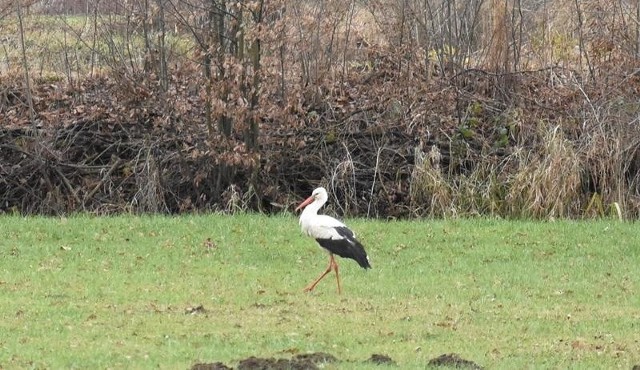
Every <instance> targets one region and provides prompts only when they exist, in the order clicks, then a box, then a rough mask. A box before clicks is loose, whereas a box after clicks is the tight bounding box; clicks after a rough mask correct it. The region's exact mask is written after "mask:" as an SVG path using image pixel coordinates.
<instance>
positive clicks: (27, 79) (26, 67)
mask: <svg viewBox="0 0 640 370" xmlns="http://www.w3.org/2000/svg"><path fill="white" fill-rule="evenodd" d="M16 14H17V16H18V27H19V28H20V48H21V53H22V70H23V75H24V84H25V87H26V91H25V96H26V97H27V107H28V108H29V119H30V120H31V124H32V125H33V128H34V132H35V128H36V114H35V111H34V109H33V97H32V96H31V78H30V77H29V62H28V61H27V48H26V47H25V43H24V25H23V23H22V7H21V5H20V1H16Z"/></svg>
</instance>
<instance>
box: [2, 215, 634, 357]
mask: <svg viewBox="0 0 640 370" xmlns="http://www.w3.org/2000/svg"><path fill="white" fill-rule="evenodd" d="M349 223H350V224H351V226H352V227H353V228H354V229H356V230H357V231H358V234H359V235H360V237H361V239H362V241H363V242H364V244H365V246H366V247H367V249H368V252H369V255H370V258H371V262H372V265H373V269H372V270H369V271H365V270H362V269H360V268H359V267H358V266H357V265H356V264H355V263H354V262H353V261H348V260H343V259H339V261H338V262H339V263H340V267H341V270H340V271H341V277H342V279H343V291H344V292H343V294H342V295H338V294H337V292H336V286H335V279H334V277H333V276H328V277H327V278H326V279H325V281H323V282H321V283H320V284H319V285H318V287H317V288H316V290H315V291H314V292H313V293H311V294H304V293H302V288H303V287H304V286H305V285H306V284H307V283H308V282H310V281H311V280H312V279H314V278H315V277H316V276H317V275H318V274H319V273H320V272H322V271H323V269H324V268H325V267H326V263H327V257H326V255H325V254H324V253H322V251H320V250H319V249H318V248H317V247H316V246H315V241H313V240H312V239H310V238H306V237H304V236H302V235H301V234H300V232H299V230H298V228H297V227H298V225H297V220H296V219H294V218H292V217H287V216H282V217H270V218H269V217H264V216H257V215H237V216H233V217H231V216H222V215H207V216H184V217H134V216H123V217H110V218H92V217H86V216H77V217H71V218H63V219H59V218H20V217H13V216H12V217H9V216H4V217H1V218H0V233H1V236H2V237H1V238H0V253H1V254H2V257H1V258H2V264H1V265H0V266H1V267H0V292H1V294H0V309H1V310H2V317H3V320H2V321H0V348H1V351H0V367H2V368H16V367H18V368H106V367H109V368H150V367H160V368H187V367H189V366H190V365H192V364H194V363H196V362H214V361H222V362H225V363H227V364H229V365H235V364H237V361H238V360H240V359H242V358H245V357H248V356H252V355H254V356H262V357H284V358H286V357H289V356H291V355H292V354H297V353H307V352H316V351H323V352H328V353H331V354H333V355H335V356H336V357H338V358H339V359H342V360H345V361H354V362H360V361H362V360H365V359H367V358H368V357H370V356H371V354H373V353H383V354H387V355H389V356H390V357H391V358H393V359H394V360H395V361H396V362H397V363H398V364H399V365H401V366H402V367H409V368H412V367H413V368H416V367H423V366H425V364H426V363H427V362H428V360H429V359H431V358H433V357H436V356H438V355H440V354H443V353H452V352H455V353H458V354H460V355H461V356H462V357H463V358H467V359H469V360H472V361H475V362H477V363H478V364H480V365H483V366H486V367H487V368H498V369H500V368H504V369H514V368H594V367H598V368H624V369H629V368H631V366H632V365H634V364H637V363H640V330H639V329H640V327H639V322H640V298H639V295H638V281H639V280H640V278H639V274H638V261H639V258H640V247H639V241H640V238H639V237H638V235H637V226H636V225H633V224H629V223H620V222H614V221H599V222H569V221H562V222H555V223H539V222H513V221H497V220H456V221H402V222H382V221H368V220H350V222H349ZM208 239H209V240H210V243H207V240H208ZM200 305H202V307H203V308H204V312H203V311H202V310H198V309H195V308H196V307H198V306H200ZM371 366H373V365H363V364H355V363H351V364H350V365H349V367H360V368H368V367H371ZM326 368H341V365H327V366H326Z"/></svg>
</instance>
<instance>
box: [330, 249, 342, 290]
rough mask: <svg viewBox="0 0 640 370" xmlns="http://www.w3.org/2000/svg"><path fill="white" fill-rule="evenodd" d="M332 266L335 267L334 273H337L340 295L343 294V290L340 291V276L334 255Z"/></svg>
mask: <svg viewBox="0 0 640 370" xmlns="http://www.w3.org/2000/svg"><path fill="white" fill-rule="evenodd" d="M331 265H332V266H333V271H335V272H336V281H337V282H338V294H340V293H342V289H340V274H338V262H336V259H335V258H333V254H332V255H331Z"/></svg>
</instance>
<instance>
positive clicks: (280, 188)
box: [0, 0, 640, 218]
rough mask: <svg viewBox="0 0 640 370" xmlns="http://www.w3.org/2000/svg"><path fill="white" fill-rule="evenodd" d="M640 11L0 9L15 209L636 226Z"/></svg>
mask: <svg viewBox="0 0 640 370" xmlns="http://www.w3.org/2000/svg"><path fill="white" fill-rule="evenodd" d="M17 3H20V2H17ZM60 4H66V8H65V7H64V6H62V8H60V6H61V5H60ZM114 4H115V5H114ZM54 5H55V6H54ZM65 9H66V10H68V11H72V12H75V13H82V14H83V15H82V16H78V15H74V16H60V15H59V14H60V12H61V11H62V10H65ZM639 14H640V5H639V3H638V2H631V1H612V0H591V1H570V0H562V1H546V0H540V1H533V0H531V1H525V0H488V1H482V0H472V1H466V2H464V1H455V0H429V1H413V0H409V1H405V0H402V1H400V0H370V1H356V0H351V1H322V2H316V1H289V0H278V1H275V0H274V1H268V2H262V1H237V2H233V3H227V2H225V1H220V0H218V1H193V2H187V1H182V0H172V1H169V0H164V1H162V0H157V1H153V2H143V1H128V2H118V1H116V2H114V3H113V4H112V7H109V8H104V5H103V8H95V7H94V6H93V5H90V6H89V7H87V6H82V5H81V4H79V3H78V2H73V1H67V2H56V3H55V4H53V3H48V2H33V3H32V4H30V5H29V4H27V5H25V4H24V3H22V6H21V7H18V5H16V3H14V2H8V1H0V31H1V32H0V33H2V42H3V50H2V54H3V55H2V68H1V71H2V74H1V78H2V79H1V81H0V200H1V203H0V212H2V211H5V212H6V211H13V212H20V213H25V214H31V213H44V214H62V213H68V212H75V211H89V212H96V213H100V214H108V213H116V212H186V211H197V210H210V209H218V210H228V211H236V210H246V209H252V210H260V211H265V212H273V211H278V210H280V209H282V208H286V207H287V206H288V205H290V204H292V203H293V202H294V201H295V200H298V199H299V198H301V197H302V196H305V195H307V194H308V193H309V192H310V190H311V189H312V188H313V187H316V186H319V185H324V186H326V187H327V188H328V189H329V190H330V192H331V194H332V199H331V203H332V206H333V207H334V210H335V211H336V212H337V213H339V214H348V215H361V216H370V217H410V216H424V215H429V216H435V217H450V216H461V215H496V216H503V217H534V218H550V217H574V218H577V217H602V216H612V215H613V216H615V217H622V218H635V217H637V216H638V214H640V184H639V181H640V176H639V174H640V172H639V171H640V151H639V150H640V125H639V123H638V119H639V117H640V115H639V113H640V100H639V96H638V93H639V91H640V74H638V65H639V63H638V61H639V55H640V51H639V47H640V26H638V24H640V23H639V20H640V17H639ZM16 30H17V31H18V32H13V31H16ZM21 35H22V36H24V37H20V36H21Z"/></svg>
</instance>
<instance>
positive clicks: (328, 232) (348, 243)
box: [296, 188, 371, 293]
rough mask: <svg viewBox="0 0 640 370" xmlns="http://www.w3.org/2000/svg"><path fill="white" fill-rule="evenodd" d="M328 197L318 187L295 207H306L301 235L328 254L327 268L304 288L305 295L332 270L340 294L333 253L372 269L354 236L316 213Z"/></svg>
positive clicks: (336, 266)
mask: <svg viewBox="0 0 640 370" xmlns="http://www.w3.org/2000/svg"><path fill="white" fill-rule="evenodd" d="M328 198H329V197H328V196H327V191H326V190H325V188H317V189H315V190H314V191H313V193H311V196H310V197H309V198H307V199H306V200H305V201H304V202H302V203H301V204H300V205H299V206H298V207H297V208H296V211H298V210H299V209H301V208H304V207H306V208H304V211H302V214H301V215H300V226H301V227H302V232H304V233H305V234H307V235H309V236H311V237H313V238H315V239H316V241H317V242H318V244H320V246H321V247H322V248H324V249H326V250H327V251H328V252H329V266H328V267H327V269H326V270H325V271H324V272H323V273H322V274H321V275H320V277H318V278H317V279H316V280H315V281H314V282H312V283H311V284H309V285H308V286H307V287H306V288H304V291H305V292H310V291H312V290H313V288H315V287H316V285H317V284H318V282H320V280H322V278H323V277H325V276H326V275H327V274H328V273H329V272H331V270H333V271H335V272H336V281H337V282H338V293H340V292H341V289H340V275H338V264H337V263H336V260H335V258H334V257H333V255H334V254H337V255H338V256H340V257H344V258H351V259H354V260H355V261H356V262H358V264H359V265H360V266H361V267H363V268H365V269H368V268H371V265H370V264H369V257H367V252H365V250H364V247H363V246H362V244H360V242H359V241H358V240H357V239H356V234H354V233H353V231H351V230H350V229H349V228H348V227H347V226H346V225H345V224H343V223H342V222H340V221H338V220H336V219H335V218H333V217H330V216H327V215H319V214H318V210H319V209H320V208H321V207H322V206H323V205H324V204H325V203H326V202H327V199H328Z"/></svg>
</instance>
